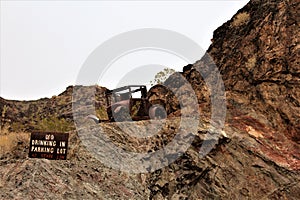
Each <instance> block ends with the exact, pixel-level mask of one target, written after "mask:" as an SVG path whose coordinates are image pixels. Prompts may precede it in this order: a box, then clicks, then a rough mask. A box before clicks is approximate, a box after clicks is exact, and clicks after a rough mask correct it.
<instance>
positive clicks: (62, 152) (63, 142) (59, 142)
mask: <svg viewBox="0 0 300 200" xmlns="http://www.w3.org/2000/svg"><path fill="white" fill-rule="evenodd" d="M68 139H69V134H68V133H56V132H33V133H31V138H30V148H29V158H46V159H50V160H66V159H67V152H68Z"/></svg>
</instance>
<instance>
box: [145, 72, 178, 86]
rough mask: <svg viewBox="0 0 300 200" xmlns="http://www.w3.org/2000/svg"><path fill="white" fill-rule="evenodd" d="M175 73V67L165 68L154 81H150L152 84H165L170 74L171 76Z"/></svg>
mask: <svg viewBox="0 0 300 200" xmlns="http://www.w3.org/2000/svg"><path fill="white" fill-rule="evenodd" d="M174 73H175V70H174V69H171V68H168V67H166V68H164V69H163V70H162V71H160V72H158V73H157V74H156V75H155V77H154V80H153V81H150V83H151V86H153V85H156V84H163V83H164V82H165V81H166V80H167V79H168V78H169V76H171V75H172V74H174Z"/></svg>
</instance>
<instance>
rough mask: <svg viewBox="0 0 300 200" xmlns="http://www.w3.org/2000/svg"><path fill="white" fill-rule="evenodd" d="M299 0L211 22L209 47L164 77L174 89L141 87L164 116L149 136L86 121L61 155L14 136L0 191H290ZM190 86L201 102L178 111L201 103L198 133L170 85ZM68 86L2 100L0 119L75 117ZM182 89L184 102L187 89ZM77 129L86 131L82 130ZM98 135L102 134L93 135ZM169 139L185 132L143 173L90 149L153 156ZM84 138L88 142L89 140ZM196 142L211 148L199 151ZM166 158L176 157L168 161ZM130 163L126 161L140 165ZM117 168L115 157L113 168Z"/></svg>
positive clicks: (299, 187)
mask: <svg viewBox="0 0 300 200" xmlns="http://www.w3.org/2000/svg"><path fill="white" fill-rule="evenodd" d="M299 8H300V2H299V1H292V0H269V1H264V0H251V1H250V2H249V3H248V4H247V5H246V6H245V7H244V8H242V9H241V10H239V11H238V13H237V14H236V15H235V16H233V18H232V19H231V20H229V21H228V22H226V23H225V24H224V25H222V26H221V27H220V28H218V29H217V30H216V31H215V32H214V38H213V40H212V42H213V43H212V45H211V46H210V48H209V49H208V51H207V54H206V55H205V56H204V57H203V58H202V59H201V60H199V61H197V62H196V63H195V64H191V65H188V66H185V67H184V68H183V72H180V73H176V74H174V75H172V76H171V77H170V78H169V79H168V80H167V81H166V82H165V85H166V86H167V87H170V88H171V90H173V93H172V92H170V90H168V89H167V88H166V87H164V86H161V85H158V86H155V87H153V88H152V89H151V90H150V91H149V98H150V101H151V102H153V103H158V104H163V105H165V106H166V109H167V112H168V114H169V118H168V119H166V120H165V121H162V122H161V123H162V127H160V129H159V130H158V131H157V133H156V134H154V135H147V133H148V132H147V130H152V131H153V130H154V131H155V129H156V128H159V127H157V126H156V125H155V124H154V125H153V124H151V123H153V122H151V121H139V122H121V123H102V124H100V125H98V124H94V123H92V122H89V123H87V124H86V127H80V129H77V130H75V129H74V127H73V130H71V131H70V132H69V133H70V140H69V143H70V147H69V155H68V160H67V161H48V160H43V159H41V160H38V159H29V158H28V157H27V150H28V148H29V147H28V146H29V143H28V141H22V140H20V139H18V140H16V141H17V142H16V143H15V144H14V145H12V146H11V147H10V148H11V150H10V151H5V152H3V151H0V152H1V155H0V197H1V199H14V198H19V199H26V198H27V199H32V198H41V199H48V198H49V199H50V198H52V199H53V198H55V199H62V198H71V199H77V198H80V199H92V198H93V199H157V200H160V199H195V200H196V199H298V198H299V196H300V144H299V143H300V136H299V133H300V123H299V119H300V114H299V113H300V106H299V105H300V102H299V99H300V68H299V47H300V46H299V31H298V29H299V19H300V18H299V12H298V10H299ZM199 71H201V72H202V73H201V74H200V73H199ZM217 71H218V72H219V73H220V74H221V77H222V81H223V83H224V88H220V87H218V88H217V89H224V91H225V95H226V98H225V96H224V95H223V97H224V98H218V99H216V100H217V101H220V102H224V103H226V106H227V110H226V113H223V114H226V118H225V123H224V128H223V130H219V129H217V128H216V127H214V125H216V126H217V127H218V122H217V121H215V122H213V123H212V124H210V122H211V114H212V107H211V106H212V100H211V99H212V98H213V97H212V94H213V92H212V91H211V89H210V88H209V87H208V84H207V82H205V81H204V80H210V82H211V83H216V84H217V83H220V81H221V80H220V79H216V78H215V76H214V75H216V74H217ZM180 77H184V79H182V78H180ZM189 86H191V88H192V89H193V92H194V94H195V95H196V97H197V101H198V104H199V107H196V106H194V105H193V106H191V107H188V108H185V109H186V110H187V111H188V113H191V115H192V114H193V113H196V112H198V111H200V119H199V124H198V125H197V127H196V128H197V131H190V130H189V129H185V130H184V129H182V128H181V127H180V126H179V124H180V120H181V117H182V110H180V109H181V108H180V102H179V99H178V98H177V97H176V95H174V91H186V89H188V88H189ZM95 88H96V97H95V101H94V102H95V107H96V108H97V109H99V110H98V112H99V113H98V114H101V106H102V105H105V100H104V98H103V94H104V91H105V90H106V89H105V88H102V87H98V86H97V87H91V88H89V89H88V87H87V92H86V93H88V91H89V90H94V89H95ZM170 88H169V89H170ZM73 89H74V88H73V87H69V88H67V90H66V91H65V92H64V93H62V94H61V95H59V96H57V97H52V98H51V99H41V100H38V101H32V102H19V101H8V100H5V99H0V109H1V113H2V117H1V122H2V123H5V124H10V123H11V124H13V123H15V125H16V123H17V124H22V125H23V127H22V128H23V130H25V131H26V130H33V129H34V128H35V127H36V124H38V121H40V120H41V119H44V118H47V117H49V116H53V115H55V116H56V117H58V118H63V119H66V120H69V121H70V122H73V121H72V120H73V119H72V93H73ZM77 89H80V90H81V89H82V91H84V90H85V89H84V88H77ZM181 95H182V96H181V97H184V98H183V99H184V100H185V102H187V105H188V104H189V102H190V101H191V100H190V98H189V97H190V96H191V95H192V93H191V92H182V93H181ZM84 98H88V99H89V98H90V97H89V95H85V92H82V99H80V98H79V99H77V100H78V105H82V106H84V105H85V103H86V99H84ZM73 100H74V99H73ZM81 100H82V101H81ZM73 103H74V102H73ZM80 103H82V104H80ZM78 108H80V107H78ZM222 111H223V110H222ZM96 112H97V111H96ZM220 112H221V111H220ZM221 114H222V113H221ZM3 116H4V118H3ZM192 116H193V115H192ZM192 116H185V117H191V120H190V121H187V122H186V126H187V127H191V128H192V127H193V126H195V124H189V123H192V119H193V120H194V118H192ZM35 120H37V122H36V123H35ZM2 125H3V124H2ZM211 125H212V126H211ZM11 127H12V129H13V126H11ZM99 127H100V128H101V130H103V131H102V132H101V131H99ZM13 130H14V131H16V129H13ZM84 130H88V132H89V133H90V135H87V134H86V135H84V134H83V133H84ZM129 133H137V134H139V135H134V134H129ZM6 134H7V135H9V134H13V133H6ZM7 135H5V136H7ZM102 135H105V136H106V137H107V138H106V139H105V140H97V138H101V137H102ZM216 135H217V136H216ZM0 136H1V135H0ZM141 136H143V137H141ZM176 137H177V138H181V139H184V138H192V140H190V146H189V148H188V149H186V150H185V151H180V152H178V154H176V155H175V154H169V152H168V151H164V157H163V158H160V159H156V160H155V162H153V166H154V165H155V164H161V163H162V164H163V165H164V167H162V168H159V169H157V170H154V171H153V170H152V169H151V168H147V170H148V173H144V172H143V173H137V174H135V173H128V172H124V171H119V170H117V169H114V168H113V167H111V166H113V165H114V164H113V162H115V161H116V160H119V161H122V158H123V157H122V156H121V155H120V156H118V157H117V156H116V157H112V158H110V159H108V158H107V162H105V163H104V162H100V160H101V159H100V160H99V159H97V155H98V156H99V155H100V156H102V157H104V158H105V155H102V154H101V153H100V154H97V153H95V152H94V153H93V150H95V149H96V150H106V149H104V148H105V147H106V146H105V144H106V143H108V141H111V142H113V144H114V145H116V146H117V147H119V149H120V151H121V150H122V151H126V152H136V153H141V152H146V153H149V154H151V152H155V151H158V150H163V149H164V148H165V147H166V145H167V144H169V143H170V142H171V141H173V140H174V138H176ZM0 138H1V137H0ZM85 138H86V139H90V142H92V143H91V144H92V145H90V146H87V145H86V143H85V142H84V141H85ZM180 141H181V140H177V143H180ZM177 143H174V144H175V145H176V144H177ZM1 145H3V144H2V143H1V142H0V147H1ZM91 147H92V149H91ZM203 147H205V148H208V149H209V151H207V152H206V153H207V154H205V155H204V154H203V152H205V151H203ZM0 150H1V149H0ZM109 150H110V151H112V152H116V151H117V150H115V149H108V150H107V151H109ZM112 155H113V154H112ZM124 155H125V154H124ZM179 155H180V156H179ZM174 156H175V157H176V156H178V159H175V160H174V159H173V160H172V158H174ZM151 162H152V160H151V157H149V159H148V158H147V159H145V164H147V163H148V164H149V163H150V164H151ZM120 163H122V162H120ZM126 164H127V165H129V166H130V164H132V163H130V162H128V163H126ZM133 164H134V163H133ZM133 164H132V168H137V167H139V166H136V165H133ZM122 167H124V166H122V164H120V166H119V169H122Z"/></svg>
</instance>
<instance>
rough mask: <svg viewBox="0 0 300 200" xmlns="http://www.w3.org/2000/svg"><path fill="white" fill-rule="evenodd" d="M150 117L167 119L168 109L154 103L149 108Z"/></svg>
mask: <svg viewBox="0 0 300 200" xmlns="http://www.w3.org/2000/svg"><path fill="white" fill-rule="evenodd" d="M149 117H150V118H151V119H165V118H167V112H166V109H165V108H164V107H163V106H162V105H159V104H156V105H153V106H152V107H151V108H150V110H149Z"/></svg>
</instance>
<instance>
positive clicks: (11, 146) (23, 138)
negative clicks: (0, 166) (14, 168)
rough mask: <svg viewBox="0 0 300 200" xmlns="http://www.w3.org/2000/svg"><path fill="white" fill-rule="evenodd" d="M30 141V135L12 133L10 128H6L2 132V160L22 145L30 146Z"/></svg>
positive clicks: (0, 131)
mask: <svg viewBox="0 0 300 200" xmlns="http://www.w3.org/2000/svg"><path fill="white" fill-rule="evenodd" d="M29 140H30V133H26V132H10V131H8V126H4V127H3V128H1V130H0V158H1V157H3V156H4V155H5V154H8V153H13V152H14V151H15V150H16V149H17V147H18V145H20V144H25V145H26V144H29Z"/></svg>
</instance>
